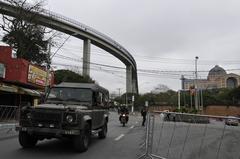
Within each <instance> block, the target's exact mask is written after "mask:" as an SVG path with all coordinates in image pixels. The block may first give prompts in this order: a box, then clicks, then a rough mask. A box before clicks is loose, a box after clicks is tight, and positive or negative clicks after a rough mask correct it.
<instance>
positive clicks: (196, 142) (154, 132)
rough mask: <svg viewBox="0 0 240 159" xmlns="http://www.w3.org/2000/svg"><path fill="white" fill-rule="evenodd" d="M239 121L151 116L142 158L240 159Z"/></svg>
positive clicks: (183, 115) (179, 115)
mask: <svg viewBox="0 0 240 159" xmlns="http://www.w3.org/2000/svg"><path fill="white" fill-rule="evenodd" d="M239 121H240V118H237V117H224V116H211V115H196V114H186V113H175V112H161V111H158V112H154V113H149V114H148V117H147V126H146V137H145V139H146V141H145V153H144V154H143V155H142V156H141V157H139V158H141V159H142V158H159V159H202V158H204V159H228V158H229V159H230V158H231V159H239V158H240V151H239V147H240V126H239Z"/></svg>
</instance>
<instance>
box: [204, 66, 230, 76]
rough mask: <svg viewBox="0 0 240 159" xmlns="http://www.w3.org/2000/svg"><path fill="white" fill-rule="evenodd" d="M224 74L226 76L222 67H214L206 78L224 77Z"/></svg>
mask: <svg viewBox="0 0 240 159" xmlns="http://www.w3.org/2000/svg"><path fill="white" fill-rule="evenodd" d="M226 74H227V72H226V71H225V70H224V69H223V68H222V67H219V66H218V65H216V66H215V67H213V68H212V69H211V70H210V71H209V73H208V77H209V76H224V75H226Z"/></svg>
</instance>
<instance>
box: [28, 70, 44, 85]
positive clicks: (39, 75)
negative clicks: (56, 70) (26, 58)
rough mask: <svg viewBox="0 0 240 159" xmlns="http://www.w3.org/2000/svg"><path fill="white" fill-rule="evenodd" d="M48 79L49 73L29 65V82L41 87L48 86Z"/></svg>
mask: <svg viewBox="0 0 240 159" xmlns="http://www.w3.org/2000/svg"><path fill="white" fill-rule="evenodd" d="M46 78H47V72H46V71H44V70H42V69H40V68H38V67H35V66H33V65H29V68H28V82H30V83H34V84H37V85H40V86H46Z"/></svg>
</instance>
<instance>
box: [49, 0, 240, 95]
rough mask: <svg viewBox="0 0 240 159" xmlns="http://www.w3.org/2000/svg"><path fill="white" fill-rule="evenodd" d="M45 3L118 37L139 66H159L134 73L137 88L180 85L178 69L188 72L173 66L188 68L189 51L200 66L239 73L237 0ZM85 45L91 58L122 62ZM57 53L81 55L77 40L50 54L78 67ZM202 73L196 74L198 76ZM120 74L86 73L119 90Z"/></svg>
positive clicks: (239, 3)
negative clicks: (145, 71)
mask: <svg viewBox="0 0 240 159" xmlns="http://www.w3.org/2000/svg"><path fill="white" fill-rule="evenodd" d="M46 8H47V9H50V10H51V11H54V12H56V13H59V14H62V15H64V16H66V17H69V18H72V19H74V20H77V21H79V22H81V23H84V24H86V25H88V26H90V27H93V28H95V29H96V30H98V31H100V32H102V33H104V34H106V35H108V36H109V37H111V38H112V39H114V40H115V41H117V42H119V43H120V44H121V45H123V46H124V47H125V48H126V49H127V50H128V51H129V52H130V53H131V54H132V55H133V57H134V58H135V60H136V62H137V67H138V69H139V70H143V69H144V70H154V71H159V72H158V74H154V75H149V74H146V73H143V72H139V76H138V80H139V82H138V83H139V90H140V93H143V92H146V91H150V90H152V89H153V88H154V87H155V86H157V85H158V84H165V85H167V86H168V87H169V88H171V89H174V90H178V89H180V88H181V85H180V84H181V82H180V80H179V79H180V76H181V74H186V75H187V76H186V77H189V78H193V76H194V74H193V73H189V72H179V71H194V59H195V56H198V57H199V60H198V70H200V71H208V70H210V69H211V68H212V67H214V66H215V65H217V64H218V65H220V66H221V67H223V68H224V69H226V70H231V69H238V70H236V71H228V72H234V73H238V74H240V71H239V69H240V45H239V42H240V9H239V8H240V1H238V0H118V1H117V0H85V1H77V0H65V1H63V0H48V3H47V4H46ZM63 37H64V38H67V37H68V36H67V35H66V36H63ZM55 49H56V48H55ZM91 50H92V54H91V62H95V63H101V64H108V65H113V66H120V67H125V66H124V64H122V63H121V62H120V61H119V60H118V59H116V58H115V57H113V56H111V55H110V54H108V53H106V52H105V51H103V50H101V49H98V48H97V47H94V46H92V48H91ZM53 52H54V49H53ZM59 55H60V56H61V55H64V56H68V57H72V58H76V59H81V57H82V41H81V40H79V39H75V38H73V37H71V38H70V39H69V40H68V41H67V42H66V44H65V45H64V46H63V48H62V49H61V50H60V51H59V52H58V55H56V56H55V57H54V62H55V63H65V64H67V65H75V66H81V63H75V62H73V61H69V60H63V59H61V58H60V56H59ZM106 69H107V71H106ZM165 71H169V72H165ZM206 75H207V73H201V72H200V73H199V76H200V78H206ZM125 76H126V75H125V71H124V70H114V71H113V69H111V68H99V67H96V66H91V77H92V78H93V79H95V80H96V81H98V82H99V84H100V85H102V86H104V87H106V88H108V89H109V90H110V91H111V92H118V90H117V89H118V88H121V93H123V92H125V87H126V85H125V83H126V81H125Z"/></svg>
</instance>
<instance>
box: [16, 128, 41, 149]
mask: <svg viewBox="0 0 240 159" xmlns="http://www.w3.org/2000/svg"><path fill="white" fill-rule="evenodd" d="M18 141H19V143H20V145H21V146H22V147H23V148H31V147H34V146H35V145H36V144H37V141H38V140H37V138H36V137H35V136H33V135H30V134H28V133H27V132H23V131H20V132H19V135H18Z"/></svg>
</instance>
